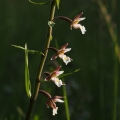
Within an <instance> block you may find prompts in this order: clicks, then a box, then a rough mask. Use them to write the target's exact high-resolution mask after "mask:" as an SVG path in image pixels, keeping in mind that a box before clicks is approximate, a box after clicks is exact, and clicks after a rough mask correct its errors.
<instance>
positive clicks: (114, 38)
mask: <svg viewBox="0 0 120 120" xmlns="http://www.w3.org/2000/svg"><path fill="white" fill-rule="evenodd" d="M97 2H98V5H99V6H100V9H101V12H102V14H103V15H104V18H105V21H106V24H107V26H108V30H109V33H110V36H111V38H112V41H113V43H114V46H115V52H114V55H115V62H114V104H113V120H117V91H118V60H119V62H120V47H119V44H118V42H117V34H116V32H115V29H114V28H113V26H112V22H111V19H110V15H109V14H108V12H107V9H106V7H105V6H104V4H103V3H102V1H101V0H97ZM117 58H118V60H117Z"/></svg>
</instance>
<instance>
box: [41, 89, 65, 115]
mask: <svg viewBox="0 0 120 120" xmlns="http://www.w3.org/2000/svg"><path fill="white" fill-rule="evenodd" d="M39 92H41V93H43V94H44V95H45V96H46V97H47V98H48V100H47V102H46V105H47V107H48V108H49V107H52V108H53V114H52V115H55V114H57V110H58V107H56V104H55V102H60V103H63V102H64V101H63V100H61V98H63V97H62V96H54V97H51V95H50V94H49V93H48V92H46V91H44V90H39Z"/></svg>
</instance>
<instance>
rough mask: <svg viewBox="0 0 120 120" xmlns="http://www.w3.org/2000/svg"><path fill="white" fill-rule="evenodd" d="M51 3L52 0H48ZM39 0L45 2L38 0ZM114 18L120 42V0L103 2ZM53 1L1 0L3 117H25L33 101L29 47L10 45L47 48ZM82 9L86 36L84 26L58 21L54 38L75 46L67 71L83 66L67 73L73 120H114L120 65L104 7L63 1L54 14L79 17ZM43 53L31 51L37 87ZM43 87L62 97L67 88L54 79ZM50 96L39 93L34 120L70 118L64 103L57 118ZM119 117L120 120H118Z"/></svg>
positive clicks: (0, 105)
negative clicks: (49, 104) (28, 93)
mask: <svg viewBox="0 0 120 120" xmlns="http://www.w3.org/2000/svg"><path fill="white" fill-rule="evenodd" d="M46 1H47V0H46ZM36 2H40V0H38V1H36ZM103 3H104V5H105V6H106V8H107V10H108V13H109V14H110V16H111V19H112V23H113V26H116V35H117V38H118V44H119V45H120V34H119V33H120V14H119V4H120V1H119V0H103ZM49 10H50V5H44V6H39V5H33V4H31V3H30V2H28V1H27V0H1V2H0V18H1V19H0V56H1V59H0V120H22V119H23V117H24V114H25V113H26V111H27V107H28V103H29V99H28V98H27V96H26V93H25V86H24V51H23V50H20V49H16V48H14V47H12V46H11V44H16V45H19V46H24V44H25V43H27V45H28V49H35V50H38V51H42V50H43V48H44V44H45V40H46V32H47V22H48V16H49ZM80 12H83V13H84V14H83V15H82V16H83V17H86V19H85V20H84V21H82V22H81V24H82V25H84V26H85V27H86V30H87V32H86V34H85V35H82V34H81V31H80V30H78V29H77V30H75V29H73V30H72V31H71V30H70V25H69V23H67V22H66V21H63V20H56V22H55V23H56V24H55V26H54V27H53V40H52V42H51V46H55V45H56V42H57V43H58V45H59V46H62V45H64V44H66V43H69V46H68V47H71V48H72V51H71V52H69V53H68V54H67V55H69V56H70V57H71V58H72V59H73V62H72V63H70V64H68V65H67V66H65V65H64V64H63V65H62V66H63V69H64V71H65V73H68V72H71V71H74V70H75V69H77V68H81V70H80V71H79V72H78V73H75V74H73V75H71V76H68V77H65V83H66V84H67V86H66V90H67V97H68V104H69V110H70V116H71V120H115V119H113V113H114V106H113V105H114V98H115V97H114V95H115V93H114V81H115V79H118V80H119V78H120V74H119V73H120V64H119V61H118V58H117V57H115V46H114V44H113V41H112V39H111V36H110V34H109V31H108V27H107V25H106V22H105V20H104V16H103V15H102V13H101V10H100V7H99V6H98V4H97V2H96V1H94V0H71V1H70V0H65V1H64V0H61V2H60V9H59V10H58V9H56V14H55V16H61V15H62V16H67V17H69V18H74V16H75V15H77V14H79V13H80ZM53 54H54V53H53V52H52V51H50V52H49V55H48V57H47V61H46V65H45V69H44V71H52V70H53V68H55V67H56V66H57V65H59V63H58V59H57V60H56V61H53V62H51V61H50V58H51V56H52V55H53ZM39 61H40V56H38V55H32V54H29V70H30V79H31V84H32V87H33V85H34V79H35V75H36V72H37V68H38V64H39ZM119 85H120V83H119V81H118V83H117V86H118V89H117V91H118V93H117V101H116V103H117V112H116V113H117V119H120V114H118V113H119V112H120V101H119V99H120V95H119V94H120V92H119V90H120V89H119ZM41 89H44V90H46V91H48V92H49V93H51V94H52V95H63V92H62V88H57V87H56V86H55V85H54V84H53V83H51V82H49V83H43V84H42V86H41ZM45 100H46V98H45V97H44V96H43V95H39V97H38V100H37V102H36V106H35V110H34V115H33V120H38V119H39V120H55V119H58V120H59V119H63V120H65V119H66V113H65V106H64V104H59V103H58V104H57V106H59V110H58V115H56V116H54V117H53V116H52V114H51V113H52V112H51V111H52V109H51V108H49V109H47V107H46V105H45ZM117 119H116V120H117Z"/></svg>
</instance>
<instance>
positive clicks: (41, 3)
mask: <svg viewBox="0 0 120 120" xmlns="http://www.w3.org/2000/svg"><path fill="white" fill-rule="evenodd" d="M29 2H30V3H32V4H36V5H46V4H49V3H51V2H52V1H47V2H40V3H36V2H33V1H31V0H29Z"/></svg>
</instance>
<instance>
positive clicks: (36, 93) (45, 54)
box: [25, 0, 56, 120]
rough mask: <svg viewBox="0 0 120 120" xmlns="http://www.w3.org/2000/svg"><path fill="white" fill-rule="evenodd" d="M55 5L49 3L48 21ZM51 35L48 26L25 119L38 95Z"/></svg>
mask: <svg viewBox="0 0 120 120" xmlns="http://www.w3.org/2000/svg"><path fill="white" fill-rule="evenodd" d="M55 6H56V5H55V0H53V1H52V3H51V10H50V16H49V21H52V19H53V18H54V14H55ZM51 36H52V27H50V26H48V31H47V40H46V45H45V49H44V56H42V58H41V61H40V64H39V68H38V72H37V75H36V80H35V86H34V91H33V94H32V97H31V98H30V102H29V106H28V110H27V113H26V117H25V120H30V119H31V117H32V113H33V109H34V106H35V102H36V99H37V97H38V91H39V89H40V79H41V74H42V70H43V67H44V64H45V60H46V57H47V54H48V49H47V48H48V47H49V46H50V41H51Z"/></svg>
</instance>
